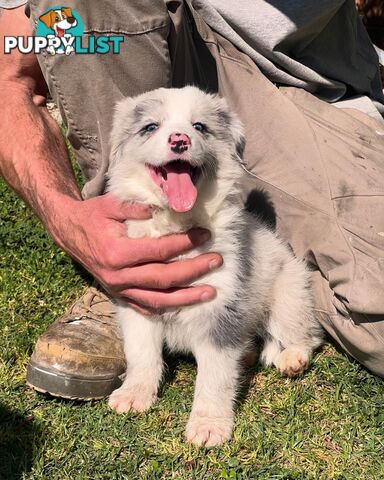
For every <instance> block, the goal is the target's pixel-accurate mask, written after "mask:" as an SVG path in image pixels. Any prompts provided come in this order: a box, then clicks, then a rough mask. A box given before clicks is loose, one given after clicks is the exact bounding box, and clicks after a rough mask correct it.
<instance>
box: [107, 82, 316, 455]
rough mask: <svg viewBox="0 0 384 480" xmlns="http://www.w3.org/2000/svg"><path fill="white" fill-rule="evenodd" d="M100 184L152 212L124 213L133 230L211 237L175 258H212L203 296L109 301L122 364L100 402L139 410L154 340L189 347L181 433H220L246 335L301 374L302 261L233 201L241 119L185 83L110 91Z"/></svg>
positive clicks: (159, 363)
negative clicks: (139, 216)
mask: <svg viewBox="0 0 384 480" xmlns="http://www.w3.org/2000/svg"><path fill="white" fill-rule="evenodd" d="M111 140H112V158H111V168H110V172H109V181H108V190H109V191H110V192H112V193H113V194H114V195H116V196H117V197H119V198H120V199H121V200H124V201H132V202H142V203H145V204H149V205H153V206H155V207H156V208H155V209H154V213H153V218H151V219H150V220H144V221H128V222H127V234H128V236H130V237H133V238H138V237H143V236H150V237H158V236H160V235H167V234H170V233H177V232H185V231H187V230H188V229H190V228H191V227H203V228H206V229H208V230H210V232H211V234H212V237H211V240H210V241H209V242H208V243H207V244H205V245H204V246H202V247H200V248H198V249H196V250H195V251H194V252H192V253H190V254H188V255H184V256H183V257H184V258H185V257H189V256H194V255H196V254H198V253H203V252H209V251H216V252H219V253H220V254H221V255H222V256H223V258H224V264H223V266H222V267H221V268H220V269H218V270H215V271H212V272H210V273H209V274H208V275H206V276H205V277H204V279H203V281H204V283H207V284H210V285H213V286H214V287H215V288H216V290H217V296H216V298H214V299H213V300H211V301H209V302H206V303H201V304H198V305H194V306H189V307H184V308H182V309H177V310H174V311H167V312H165V313H161V314H156V315H153V316H151V317H146V316H143V315H141V314H139V313H137V312H136V311H134V310H132V309H131V308H129V307H128V306H127V305H125V304H124V302H118V304H119V307H118V315H119V320H120V324H121V328H122V331H123V336H124V346H125V353H126V358H127V365H128V367H127V373H126V378H125V380H124V383H123V384H122V386H121V387H120V388H119V389H117V390H115V391H114V392H113V393H112V394H111V396H110V398H109V405H110V406H111V407H112V408H113V409H115V410H116V411H117V412H119V413H120V412H127V411H129V410H134V411H138V412H141V411H143V410H146V409H147V408H149V407H150V406H151V405H152V404H153V402H154V401H155V400H156V395H157V391H158V387H159V382H160V381H161V377H162V372H163V360H162V349H163V345H164V343H165V344H166V345H167V346H168V348H169V349H170V350H171V351H181V352H191V353H192V354H193V355H194V356H195V358H196V361H197V366H198V373H197V380H196V388H195V395H194V400H193V407H192V412H191V415H190V418H189V421H188V425H187V429H186V437H187V439H188V441H190V442H192V443H195V444H197V445H205V446H213V445H219V444H221V443H223V442H225V441H226V440H228V439H230V437H231V433H232V429H233V421H234V400H235V398H236V391H237V388H238V384H239V376H240V374H241V359H242V358H243V357H244V355H245V354H247V352H248V351H249V349H250V348H251V346H252V339H253V338H254V337H255V335H257V336H260V337H262V338H263V339H264V343H263V350H262V353H261V360H262V362H263V363H264V364H265V365H271V364H273V365H275V366H276V367H277V368H278V370H279V371H280V372H281V373H282V374H284V375H288V376H294V375H298V374H300V373H302V372H303V371H304V370H305V369H306V368H307V366H308V363H309V360H310V358H311V355H312V352H313V350H314V349H315V348H316V347H318V346H319V345H320V343H321V330H320V327H319V325H318V323H317V322H316V320H315V318H314V316H313V309H312V298H311V293H310V289H309V288H308V286H309V274H308V271H307V270H306V267H305V265H304V263H303V262H301V261H300V260H298V259H296V258H295V257H294V256H293V254H292V253H291V251H290V249H289V248H288V247H287V246H286V245H285V244H284V243H283V242H282V241H281V240H280V239H279V238H278V237H277V236H276V235H275V234H274V233H273V232H272V231H271V230H270V229H268V228H266V227H265V226H264V225H262V224H261V223H260V222H259V221H258V220H257V218H255V217H254V216H252V215H250V214H249V213H248V212H246V211H245V210H244V207H243V204H242V202H241V199H240V194H239V191H240V184H241V177H242V175H243V174H244V170H243V169H242V166H241V162H242V158H241V155H242V151H243V148H244V137H243V133H242V126H241V124H240V122H239V120H238V119H237V117H236V116H235V115H234V114H233V113H231V112H230V111H229V109H228V107H227V105H226V102H225V101H224V100H223V99H222V98H220V97H219V96H217V95H209V94H206V93H204V92H202V91H201V90H199V89H197V88H195V87H185V88H182V89H164V88H161V89H158V90H155V91H151V92H148V93H145V94H143V95H140V96H138V97H135V98H126V99H124V100H122V101H121V102H120V103H119V104H118V105H117V109H116V114H115V118H114V126H113V130H112V135H111Z"/></svg>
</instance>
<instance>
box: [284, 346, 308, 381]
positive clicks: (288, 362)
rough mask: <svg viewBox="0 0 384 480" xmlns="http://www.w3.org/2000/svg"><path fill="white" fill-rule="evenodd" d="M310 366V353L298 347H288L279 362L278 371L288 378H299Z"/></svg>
mask: <svg viewBox="0 0 384 480" xmlns="http://www.w3.org/2000/svg"><path fill="white" fill-rule="evenodd" d="M308 365H309V354H308V352H306V351H305V350H301V349H300V348H296V347H288V348H286V349H285V350H283V351H282V352H281V353H280V355H279V358H278V360H277V369H278V370H279V372H280V373H281V374H282V375H286V376H287V377H297V376H298V375H300V374H302V373H303V372H304V371H305V370H306V369H307V368H308Z"/></svg>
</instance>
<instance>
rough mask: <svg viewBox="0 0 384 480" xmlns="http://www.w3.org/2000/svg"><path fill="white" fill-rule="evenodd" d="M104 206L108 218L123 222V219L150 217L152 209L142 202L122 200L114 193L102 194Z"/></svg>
mask: <svg viewBox="0 0 384 480" xmlns="http://www.w3.org/2000/svg"><path fill="white" fill-rule="evenodd" d="M103 197H104V198H103V202H104V206H105V207H106V213H107V215H108V216H109V218H111V219H113V220H118V221H119V222H124V221H125V220H129V219H134V220H145V219H148V218H151V217H152V209H151V207H150V206H149V205H145V204H144V203H133V202H122V201H121V200H119V199H118V198H117V197H115V196H114V195H112V194H110V193H107V194H106V195H104V196H103Z"/></svg>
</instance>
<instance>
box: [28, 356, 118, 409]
mask: <svg viewBox="0 0 384 480" xmlns="http://www.w3.org/2000/svg"><path fill="white" fill-rule="evenodd" d="M26 381H27V385H28V386H30V387H32V388H33V389H34V390H37V391H38V392H40V393H45V394H49V395H52V396H53V397H60V398H65V399H67V400H83V401H89V400H101V399H102V398H105V397H107V396H108V395H110V394H111V393H112V392H113V390H115V389H116V388H119V387H120V385H121V383H122V381H121V379H120V378H119V377H118V376H104V377H97V378H79V377H74V376H71V375H68V374H64V373H63V372H59V371H57V370H55V369H48V368H46V367H41V366H39V365H36V364H34V363H33V362H30V363H29V365H28V368H27V379H26Z"/></svg>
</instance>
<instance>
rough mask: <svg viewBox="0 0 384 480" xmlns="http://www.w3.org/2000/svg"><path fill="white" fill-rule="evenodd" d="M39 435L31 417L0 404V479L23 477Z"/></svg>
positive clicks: (38, 429)
mask: <svg viewBox="0 0 384 480" xmlns="http://www.w3.org/2000/svg"><path fill="white" fill-rule="evenodd" d="M41 435H42V432H41V428H40V427H38V426H37V425H36V423H35V422H34V420H33V418H32V417H29V416H26V417H23V416H22V415H20V414H18V413H16V412H13V411H11V410H9V409H8V408H6V407H4V406H3V405H0V479H4V480H18V479H21V478H23V473H25V472H28V471H29V470H30V469H31V467H32V463H33V459H34V455H35V454H36V452H37V449H36V446H37V445H38V444H39V442H40V439H41Z"/></svg>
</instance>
